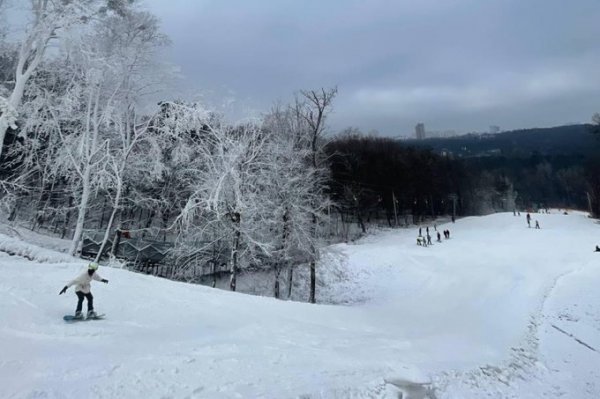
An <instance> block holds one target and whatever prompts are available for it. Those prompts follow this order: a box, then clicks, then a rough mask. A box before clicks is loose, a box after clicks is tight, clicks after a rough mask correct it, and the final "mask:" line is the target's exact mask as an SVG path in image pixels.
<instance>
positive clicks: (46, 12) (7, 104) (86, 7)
mask: <svg viewBox="0 0 600 399" xmlns="http://www.w3.org/2000/svg"><path fill="white" fill-rule="evenodd" d="M97 3H98V2H97V1H95V0H73V1H51V0H30V21H29V23H28V25H27V28H26V30H25V34H24V36H23V37H22V38H21V40H20V43H19V45H18V52H17V59H16V63H15V65H14V68H15V69H14V80H13V83H12V87H11V88H6V87H5V88H4V90H3V91H4V93H3V91H2V90H0V157H1V156H2V152H3V147H4V137H5V135H6V132H7V131H8V129H9V128H13V129H16V127H17V119H18V115H19V107H20V106H21V102H22V99H23V95H24V93H25V89H26V85H27V83H28V81H29V79H30V78H31V77H32V75H33V74H34V72H35V71H36V70H37V68H38V67H39V65H40V63H41V62H42V60H43V58H44V55H45V53H46V49H47V48H48V46H49V44H50V42H51V41H52V40H53V39H55V38H57V37H58V36H59V35H60V34H61V33H63V32H65V31H68V29H69V28H72V27H73V26H74V25H77V24H81V23H85V22H86V21H87V20H88V19H89V18H90V17H91V16H92V15H93V14H94V13H95V12H97V11H98V9H94V5H96V4H97Z"/></svg>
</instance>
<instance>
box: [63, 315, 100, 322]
mask: <svg viewBox="0 0 600 399" xmlns="http://www.w3.org/2000/svg"><path fill="white" fill-rule="evenodd" d="M104 316H106V315H105V314H99V315H96V317H91V318H83V319H76V318H75V316H74V315H72V314H68V315H65V316H63V320H64V321H66V322H67V323H76V322H78V321H90V320H102V319H103V318H104Z"/></svg>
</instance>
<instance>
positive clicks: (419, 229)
mask: <svg viewBox="0 0 600 399" xmlns="http://www.w3.org/2000/svg"><path fill="white" fill-rule="evenodd" d="M419 237H423V236H422V235H421V228H420V227H419Z"/></svg>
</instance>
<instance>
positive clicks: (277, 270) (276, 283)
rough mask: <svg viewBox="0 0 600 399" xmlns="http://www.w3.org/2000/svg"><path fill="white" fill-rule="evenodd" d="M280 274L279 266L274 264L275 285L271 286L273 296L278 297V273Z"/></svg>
mask: <svg viewBox="0 0 600 399" xmlns="http://www.w3.org/2000/svg"><path fill="white" fill-rule="evenodd" d="M280 274H281V267H279V265H275V286H274V287H273V296H274V297H275V298H277V299H279V275H280Z"/></svg>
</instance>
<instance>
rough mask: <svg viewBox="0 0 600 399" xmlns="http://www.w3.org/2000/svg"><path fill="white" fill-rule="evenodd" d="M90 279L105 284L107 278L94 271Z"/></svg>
mask: <svg viewBox="0 0 600 399" xmlns="http://www.w3.org/2000/svg"><path fill="white" fill-rule="evenodd" d="M92 279H94V280H96V281H100V282H101V283H104V284H107V283H108V280H107V279H105V278H102V277H100V275H99V274H98V273H94V274H93V275H92Z"/></svg>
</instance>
